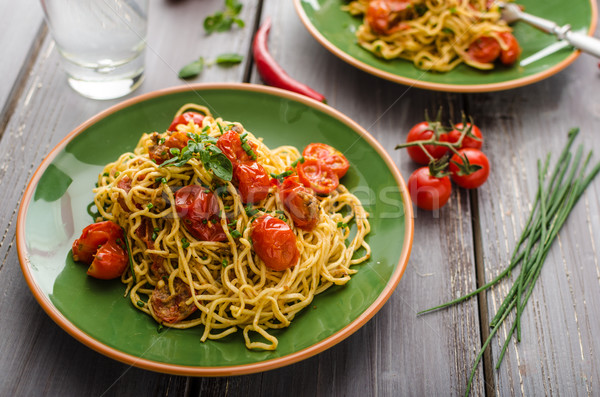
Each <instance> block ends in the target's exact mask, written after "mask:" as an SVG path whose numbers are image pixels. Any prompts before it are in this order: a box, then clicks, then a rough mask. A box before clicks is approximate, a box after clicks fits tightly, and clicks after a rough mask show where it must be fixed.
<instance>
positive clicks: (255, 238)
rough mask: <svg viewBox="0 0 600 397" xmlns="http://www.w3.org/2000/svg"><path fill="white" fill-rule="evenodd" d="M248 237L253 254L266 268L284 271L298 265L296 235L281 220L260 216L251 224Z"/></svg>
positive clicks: (298, 253)
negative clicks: (250, 239)
mask: <svg viewBox="0 0 600 397" xmlns="http://www.w3.org/2000/svg"><path fill="white" fill-rule="evenodd" d="M250 237H251V238H252V247H253V249H254V252H256V255H258V257H259V258H260V259H262V261H263V262H264V263H265V265H266V266H267V267H268V268H270V269H273V270H285V269H287V268H290V267H292V266H296V265H297V264H298V259H299V258H300V251H298V247H297V246H296V235H295V234H294V232H293V231H292V229H290V227H289V226H288V224H287V223H285V222H284V221H282V220H281V219H278V218H273V217H272V216H270V215H266V214H265V215H262V216H261V217H259V218H257V219H256V220H255V221H254V222H252V231H251V232H250Z"/></svg>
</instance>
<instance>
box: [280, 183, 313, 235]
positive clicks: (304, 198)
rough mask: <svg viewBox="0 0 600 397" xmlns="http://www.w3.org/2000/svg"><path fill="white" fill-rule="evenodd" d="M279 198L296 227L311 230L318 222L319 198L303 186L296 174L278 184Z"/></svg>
mask: <svg viewBox="0 0 600 397" xmlns="http://www.w3.org/2000/svg"><path fill="white" fill-rule="evenodd" d="M279 198H280V200H281V202H282V203H283V205H284V207H285V209H286V210H287V211H288V213H289V214H290V216H291V217H292V221H294V225H296V227H298V228H300V229H302V230H306V231H311V230H313V229H314V228H315V226H316V225H317V223H319V219H320V216H319V200H318V199H317V197H316V196H315V195H314V193H313V191H312V190H310V189H308V188H306V187H304V185H302V184H301V183H300V181H299V180H298V177H297V176H290V177H287V178H285V179H284V180H283V183H281V185H280V186H279Z"/></svg>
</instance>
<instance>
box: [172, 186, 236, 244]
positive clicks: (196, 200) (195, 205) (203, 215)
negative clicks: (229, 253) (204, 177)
mask: <svg viewBox="0 0 600 397" xmlns="http://www.w3.org/2000/svg"><path fill="white" fill-rule="evenodd" d="M175 210H176V211H177V215H179V216H180V217H181V219H182V220H183V222H182V223H183V226H184V227H185V228H186V229H187V231H188V232H190V234H191V235H192V236H194V237H195V238H197V239H198V240H201V241H225V240H227V236H226V235H225V232H224V231H223V227H222V226H221V222H220V219H219V217H218V214H219V203H218V202H217V198H216V197H215V195H214V194H213V193H212V192H210V191H207V190H206V188H204V187H202V186H198V185H188V186H185V187H183V188H181V189H179V190H178V191H177V193H175Z"/></svg>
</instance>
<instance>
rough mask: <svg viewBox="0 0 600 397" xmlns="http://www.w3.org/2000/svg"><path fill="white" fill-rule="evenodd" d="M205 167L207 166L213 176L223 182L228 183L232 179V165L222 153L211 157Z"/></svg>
mask: <svg viewBox="0 0 600 397" xmlns="http://www.w3.org/2000/svg"><path fill="white" fill-rule="evenodd" d="M205 165H208V168H209V169H211V170H212V172H213V173H214V174H215V176H217V177H218V178H220V179H222V180H224V181H230V180H231V178H232V177H233V165H232V164H231V161H229V159H228V158H227V156H225V155H224V154H223V153H219V154H213V155H211V156H210V160H209V161H208V164H207V163H205Z"/></svg>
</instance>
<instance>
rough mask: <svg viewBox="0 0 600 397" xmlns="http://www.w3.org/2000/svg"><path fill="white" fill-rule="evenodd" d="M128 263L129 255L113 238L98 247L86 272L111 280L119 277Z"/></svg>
mask: <svg viewBox="0 0 600 397" xmlns="http://www.w3.org/2000/svg"><path fill="white" fill-rule="evenodd" d="M128 263H129V257H128V255H127V252H125V250H124V249H123V247H121V246H120V245H119V244H118V243H117V242H116V241H115V240H108V241H107V242H106V243H104V244H103V245H101V246H100V248H98V251H97V252H96V255H95V256H94V260H93V261H92V264H91V265H90V267H89V268H88V270H87V274H88V275H89V276H92V277H95V278H99V279H101V280H111V279H113V278H117V277H120V276H121V274H123V272H124V271H125V269H126V268H127V264H128Z"/></svg>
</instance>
